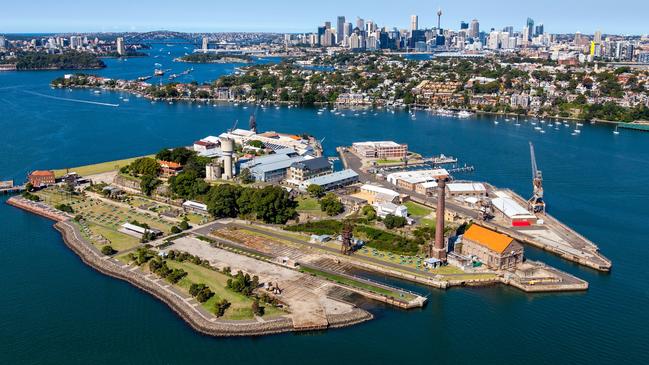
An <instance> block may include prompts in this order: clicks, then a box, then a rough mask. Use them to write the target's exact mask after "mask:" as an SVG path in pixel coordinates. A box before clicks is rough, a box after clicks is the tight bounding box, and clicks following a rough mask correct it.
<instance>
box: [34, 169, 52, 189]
mask: <svg viewBox="0 0 649 365" xmlns="http://www.w3.org/2000/svg"><path fill="white" fill-rule="evenodd" d="M27 181H28V182H29V183H30V184H32V186H34V187H35V188H43V187H47V186H50V185H54V184H56V178H55V177H54V171H41V170H36V171H32V172H31V173H30V174H29V176H28V177H27Z"/></svg>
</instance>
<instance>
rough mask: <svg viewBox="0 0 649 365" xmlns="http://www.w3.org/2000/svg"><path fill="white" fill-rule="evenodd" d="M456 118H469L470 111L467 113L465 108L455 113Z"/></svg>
mask: <svg viewBox="0 0 649 365" xmlns="http://www.w3.org/2000/svg"><path fill="white" fill-rule="evenodd" d="M457 117H458V118H469V117H471V113H469V112H468V111H466V110H462V111H461V112H459V113H457Z"/></svg>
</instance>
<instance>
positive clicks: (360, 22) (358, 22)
mask: <svg viewBox="0 0 649 365" xmlns="http://www.w3.org/2000/svg"><path fill="white" fill-rule="evenodd" d="M356 28H358V29H359V30H360V31H361V32H362V31H363V30H364V29H365V20H363V18H356Z"/></svg>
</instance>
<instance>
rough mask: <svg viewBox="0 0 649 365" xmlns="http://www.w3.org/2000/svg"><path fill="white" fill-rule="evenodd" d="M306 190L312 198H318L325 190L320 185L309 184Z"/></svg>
mask: <svg viewBox="0 0 649 365" xmlns="http://www.w3.org/2000/svg"><path fill="white" fill-rule="evenodd" d="M306 192H307V193H309V195H310V196H311V197H313V198H317V199H320V198H322V197H323V196H324V195H325V190H324V188H323V187H322V186H320V185H316V184H311V185H309V186H308V187H307V188H306Z"/></svg>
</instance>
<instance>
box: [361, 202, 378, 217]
mask: <svg viewBox="0 0 649 365" xmlns="http://www.w3.org/2000/svg"><path fill="white" fill-rule="evenodd" d="M361 214H362V215H363V216H364V217H365V218H367V220H368V221H373V220H375V219H376V209H374V207H373V206H371V205H366V206H364V207H363V209H361Z"/></svg>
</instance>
